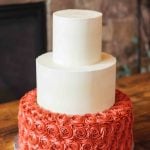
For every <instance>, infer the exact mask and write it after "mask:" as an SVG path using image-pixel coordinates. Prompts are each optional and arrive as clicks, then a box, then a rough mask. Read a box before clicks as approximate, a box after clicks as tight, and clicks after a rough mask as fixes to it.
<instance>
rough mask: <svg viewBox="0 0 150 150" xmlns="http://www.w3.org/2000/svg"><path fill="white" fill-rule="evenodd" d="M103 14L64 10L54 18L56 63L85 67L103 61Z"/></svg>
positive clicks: (54, 58)
mask: <svg viewBox="0 0 150 150" xmlns="http://www.w3.org/2000/svg"><path fill="white" fill-rule="evenodd" d="M101 36H102V14H101V13H99V12H96V11H91V10H74V9H68V10H61V11H57V12H55V13H54V14H53V61H54V62H55V63H57V64H60V65H63V66H84V65H91V64H95V63H98V62H99V61H100V59H101Z"/></svg>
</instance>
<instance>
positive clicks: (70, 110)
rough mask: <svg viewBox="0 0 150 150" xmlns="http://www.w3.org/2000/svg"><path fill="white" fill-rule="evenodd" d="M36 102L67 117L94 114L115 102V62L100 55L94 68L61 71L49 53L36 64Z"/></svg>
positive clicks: (105, 55) (111, 58) (103, 54)
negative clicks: (99, 59) (69, 115)
mask: <svg viewBox="0 0 150 150" xmlns="http://www.w3.org/2000/svg"><path fill="white" fill-rule="evenodd" d="M36 71H37V74H36V75H37V102H38V104H39V105H40V106H41V107H43V108H45V109H47V110H50V111H54V112H60V113H67V114H84V113H95V112H100V111H103V110H105V109H108V108H110V107H111V106H112V105H113V104H114V102H115V78H116V59H115V58H114V57H112V56H111V55H108V54H106V53H102V57H101V61H100V62H99V63H97V64H94V65H88V66H80V67H63V66H61V65H59V64H56V63H54V62H53V59H52V53H46V54H44V55H42V56H40V57H38V58H37V60H36Z"/></svg>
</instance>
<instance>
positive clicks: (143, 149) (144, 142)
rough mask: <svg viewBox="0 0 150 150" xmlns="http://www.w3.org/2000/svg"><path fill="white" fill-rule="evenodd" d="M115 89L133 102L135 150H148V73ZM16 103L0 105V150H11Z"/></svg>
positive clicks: (149, 105) (15, 125) (149, 104)
mask: <svg viewBox="0 0 150 150" xmlns="http://www.w3.org/2000/svg"><path fill="white" fill-rule="evenodd" d="M117 88H119V89H120V90H122V91H123V92H125V93H127V94H128V95H129V96H130V97H131V99H132V101H133V107H134V109H133V112H134V117H135V121H134V129H133V130H134V141H135V150H150V73H147V74H141V75H134V76H131V77H125V78H122V79H119V80H118V81H117ZM17 113H18V101H13V102H9V103H5V104H1V105H0V150H12V149H13V140H14V137H15V136H16V134H17V130H18V128H17Z"/></svg>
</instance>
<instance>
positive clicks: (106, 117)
mask: <svg viewBox="0 0 150 150" xmlns="http://www.w3.org/2000/svg"><path fill="white" fill-rule="evenodd" d="M101 38H102V14H101V13H100V12H96V11H91V10H75V9H72V10H61V11H57V12H55V13H54V14H53V52H48V53H46V54H43V55H41V56H39V57H38V58H37V59H36V76H37V89H36V90H33V91H30V92H28V93H27V94H26V95H25V96H24V97H22V98H21V101H20V105H19V115H18V120H19V148H20V150H26V149H27V150H32V149H33V150H131V147H132V107H131V102H130V99H129V98H128V97H127V96H126V95H125V94H123V93H122V92H121V91H118V90H116V89H115V82H116V59H115V58H114V57H113V56H111V55H109V54H107V53H103V52H101V41H102V40H101Z"/></svg>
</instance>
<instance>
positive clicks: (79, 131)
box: [18, 90, 133, 150]
mask: <svg viewBox="0 0 150 150" xmlns="http://www.w3.org/2000/svg"><path fill="white" fill-rule="evenodd" d="M18 122H19V141H18V142H19V150H131V149H132V141H133V134H132V125H133V116H132V104H131V101H130V99H129V97H128V96H127V95H125V94H124V93H122V92H121V91H119V90H116V102H115V104H114V106H112V107H111V108H110V109H108V110H106V111H104V112H98V113H95V114H84V115H67V114H60V113H56V112H50V111H47V110H44V109H42V108H41V107H40V106H38V105H37V102H36V90H32V91H30V92H28V93H27V94H25V96H23V97H22V98H21V100H20V105H19V115H18Z"/></svg>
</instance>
